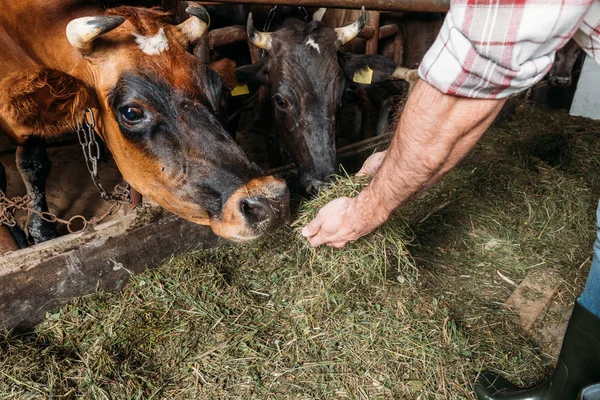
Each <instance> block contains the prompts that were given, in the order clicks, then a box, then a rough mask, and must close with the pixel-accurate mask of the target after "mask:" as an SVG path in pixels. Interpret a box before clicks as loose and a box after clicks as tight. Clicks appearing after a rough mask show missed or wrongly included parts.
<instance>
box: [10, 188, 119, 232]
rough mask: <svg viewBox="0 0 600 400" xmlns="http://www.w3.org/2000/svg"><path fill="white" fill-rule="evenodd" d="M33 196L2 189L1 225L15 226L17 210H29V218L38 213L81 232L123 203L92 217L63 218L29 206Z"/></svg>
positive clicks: (44, 218) (71, 229)
mask: <svg viewBox="0 0 600 400" xmlns="http://www.w3.org/2000/svg"><path fill="white" fill-rule="evenodd" d="M30 200H31V198H30V197H29V195H25V196H23V197H6V195H5V194H4V192H3V191H1V190H0V225H7V226H15V225H17V221H16V220H15V212H16V211H17V210H23V211H27V213H28V214H27V219H28V220H29V218H30V217H31V214H36V215H38V216H39V217H40V218H41V219H43V220H44V221H47V222H50V223H60V224H64V225H66V226H67V230H68V231H69V233H81V232H83V231H85V230H86V229H87V227H88V226H89V225H90V224H91V225H97V224H98V223H100V222H101V221H102V220H103V219H105V218H106V217H108V216H109V215H113V214H115V213H116V212H117V211H119V208H121V203H118V202H114V203H113V204H112V205H111V206H110V207H109V208H108V210H107V211H106V212H105V213H104V214H102V215H101V216H99V217H92V218H90V219H87V218H85V217H84V216H83V215H75V216H73V217H71V218H69V219H62V218H59V217H57V216H56V214H53V213H51V212H48V211H38V210H34V209H33V208H31V207H30V206H29V201H30ZM76 224H81V227H80V228H76V227H75V225H76Z"/></svg>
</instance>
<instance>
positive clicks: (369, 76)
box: [352, 65, 373, 85]
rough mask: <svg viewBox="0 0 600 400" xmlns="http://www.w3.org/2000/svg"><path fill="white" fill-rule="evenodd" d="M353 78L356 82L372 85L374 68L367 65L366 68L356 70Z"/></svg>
mask: <svg viewBox="0 0 600 400" xmlns="http://www.w3.org/2000/svg"><path fill="white" fill-rule="evenodd" d="M352 80H353V81H354V82H356V83H364V84H366V85H370V84H371V82H372V81H373V70H372V69H371V68H369V66H368V65H367V66H366V67H365V68H363V69H359V70H358V71H356V72H355V73H354V77H353V78H352Z"/></svg>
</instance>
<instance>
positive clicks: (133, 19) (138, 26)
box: [106, 6, 172, 36]
mask: <svg viewBox="0 0 600 400" xmlns="http://www.w3.org/2000/svg"><path fill="white" fill-rule="evenodd" d="M106 14H107V15H120V16H122V17H125V18H126V19H127V21H128V22H129V23H131V24H132V25H133V29H134V30H136V31H137V32H138V33H139V34H140V35H144V36H152V35H155V34H156V32H158V29H159V28H160V27H161V26H162V24H163V23H165V22H167V23H168V22H169V20H170V19H172V14H171V13H170V12H167V11H163V10H161V9H160V8H158V7H154V8H140V7H127V6H122V7H116V8H111V9H109V10H107V11H106Z"/></svg>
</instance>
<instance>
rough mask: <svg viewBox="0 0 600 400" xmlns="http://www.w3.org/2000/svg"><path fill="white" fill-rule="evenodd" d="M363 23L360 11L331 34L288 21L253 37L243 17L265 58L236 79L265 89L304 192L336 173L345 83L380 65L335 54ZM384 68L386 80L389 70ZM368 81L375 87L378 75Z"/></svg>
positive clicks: (311, 25)
mask: <svg viewBox="0 0 600 400" xmlns="http://www.w3.org/2000/svg"><path fill="white" fill-rule="evenodd" d="M365 21H366V13H365V9H364V7H363V8H362V15H361V16H360V18H359V19H358V20H357V21H356V22H354V23H352V24H351V25H348V26H346V27H342V28H335V29H333V28H327V27H325V26H324V25H323V24H322V23H321V21H312V22H309V23H305V22H301V21H298V20H288V21H286V22H285V23H284V24H283V25H282V27H281V28H280V29H278V30H277V31H275V32H272V33H266V32H259V31H257V30H256V28H255V27H254V24H253V20H252V14H250V15H249V16H248V24H247V34H248V39H249V40H250V42H251V43H253V44H254V45H255V46H257V47H259V48H261V49H263V50H265V52H266V55H265V56H264V57H263V58H262V59H261V61H260V62H259V63H256V64H253V65H251V66H244V67H240V68H238V79H239V80H241V81H244V80H252V79H254V80H258V81H259V83H261V84H265V85H268V87H269V94H270V96H269V97H270V99H271V102H272V109H273V110H274V122H275V128H276V130H277V132H278V133H279V135H280V136H281V137H282V138H283V141H284V142H285V144H286V147H287V149H288V151H289V152H290V153H291V155H292V157H293V158H294V161H295V163H296V165H297V166H298V169H299V175H300V185H301V187H302V188H303V189H305V190H306V191H308V192H312V191H314V190H315V189H318V188H319V186H320V185H321V183H322V181H323V180H324V179H325V178H327V177H328V176H329V175H332V174H335V173H336V172H337V160H336V150H335V117H336V113H337V110H338V108H339V106H340V103H341V99H342V94H343V92H344V90H345V84H346V80H347V78H349V79H350V80H352V79H353V76H354V73H355V72H356V71H358V69H356V68H357V67H359V68H364V67H365V66H367V64H369V62H370V61H377V62H373V63H372V64H373V65H370V69H371V72H373V70H375V71H377V69H378V67H379V63H380V61H381V59H383V58H382V57H379V56H356V57H360V58H361V59H362V60H363V61H364V62H362V63H361V62H358V61H357V60H356V57H353V59H352V61H353V62H352V65H348V64H347V59H348V58H347V57H345V56H342V55H341V54H339V53H338V50H339V49H340V47H341V46H342V45H343V44H345V43H347V42H348V41H350V40H352V39H353V38H354V37H356V36H357V35H358V34H359V32H360V31H361V29H362V28H363V27H364V25H365ZM364 57H366V58H364ZM378 57H379V58H378ZM383 60H385V59H383ZM386 61H387V60H386ZM388 63H391V66H387V69H389V71H387V73H388V76H389V75H391V73H392V72H393V70H394V65H393V62H389V61H388ZM386 65H387V64H386ZM373 78H374V80H373V82H372V83H375V80H377V79H380V77H379V74H378V73H375V75H373Z"/></svg>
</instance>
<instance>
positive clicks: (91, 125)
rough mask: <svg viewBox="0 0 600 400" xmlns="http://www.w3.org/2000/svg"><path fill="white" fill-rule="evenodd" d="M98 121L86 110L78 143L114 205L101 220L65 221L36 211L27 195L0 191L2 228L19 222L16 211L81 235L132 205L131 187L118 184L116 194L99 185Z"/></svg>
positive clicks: (79, 218) (80, 217)
mask: <svg viewBox="0 0 600 400" xmlns="http://www.w3.org/2000/svg"><path fill="white" fill-rule="evenodd" d="M95 128H96V121H95V120H94V113H93V112H92V110H91V109H89V108H88V109H87V110H86V111H85V115H84V117H83V121H82V122H81V123H80V122H77V137H78V138H79V144H80V145H81V149H82V150H83V156H84V158H85V165H86V167H87V169H88V171H89V173H90V175H91V177H92V181H93V182H94V185H95V186H96V188H98V191H99V192H100V197H102V199H103V200H106V201H112V202H113V204H112V205H111V206H110V207H109V208H108V210H107V211H106V212H105V213H104V214H102V215H100V216H99V217H92V218H90V219H89V220H88V219H87V218H85V217H84V216H83V215H75V216H73V217H71V218H69V219H68V220H67V219H62V218H59V217H57V216H56V215H55V214H53V213H51V212H48V211H43V212H42V211H37V210H35V209H33V208H31V207H30V206H29V202H30V201H31V197H30V196H29V195H25V196H23V197H12V198H11V197H7V196H6V195H5V193H4V192H3V191H2V190H0V225H7V226H15V225H16V224H17V221H16V220H15V212H16V211H17V210H23V211H27V219H28V220H29V218H30V217H31V214H32V213H33V214H36V215H38V216H39V217H40V218H41V219H43V220H44V221H47V222H50V223H61V224H65V225H66V226H67V230H68V231H69V233H80V232H83V231H85V230H86V229H87V227H88V226H89V225H90V224H91V225H96V224H98V223H100V222H101V221H102V220H104V219H105V218H106V217H108V216H109V215H113V214H115V213H116V212H117V211H118V210H119V209H120V208H121V205H122V204H130V203H131V187H130V186H129V185H123V184H119V185H116V186H115V193H107V192H106V190H105V189H104V186H102V183H100V178H99V177H98V160H99V158H100V145H99V144H98V142H97V141H96V129H95ZM76 223H79V224H81V225H82V226H81V227H80V228H75V224H76Z"/></svg>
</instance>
